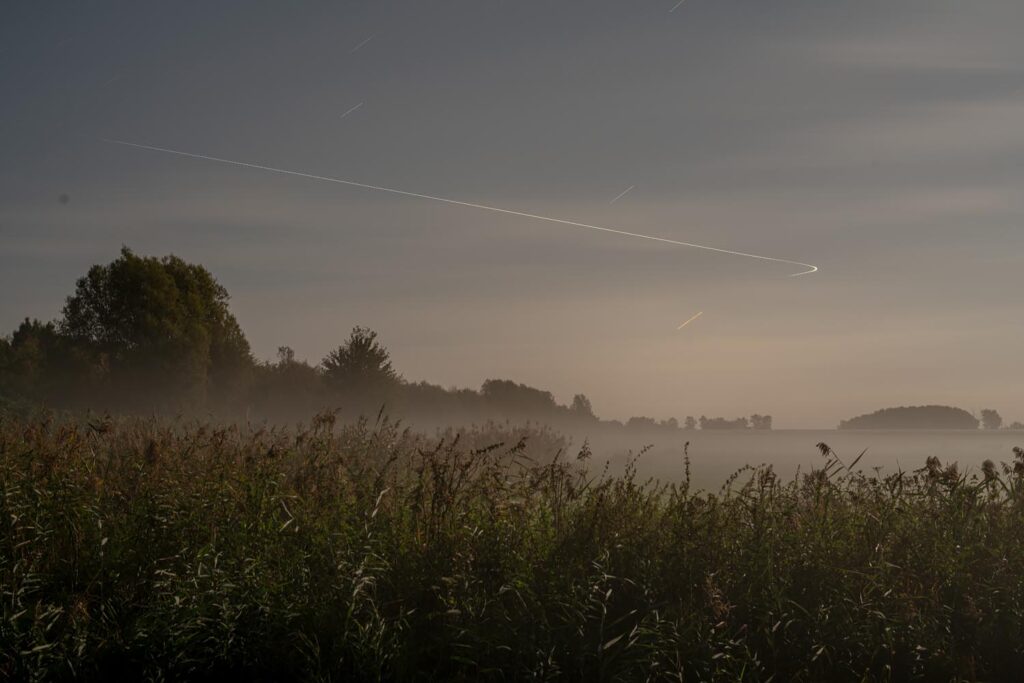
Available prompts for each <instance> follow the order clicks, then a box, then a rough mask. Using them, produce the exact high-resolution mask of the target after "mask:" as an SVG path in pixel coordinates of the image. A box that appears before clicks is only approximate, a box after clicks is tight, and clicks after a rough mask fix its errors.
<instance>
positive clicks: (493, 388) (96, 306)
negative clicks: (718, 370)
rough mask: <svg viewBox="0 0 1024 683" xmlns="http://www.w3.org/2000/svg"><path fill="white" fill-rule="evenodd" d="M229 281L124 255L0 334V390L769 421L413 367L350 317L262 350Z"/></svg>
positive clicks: (448, 416) (235, 411) (139, 402)
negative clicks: (410, 373)
mask: <svg viewBox="0 0 1024 683" xmlns="http://www.w3.org/2000/svg"><path fill="white" fill-rule="evenodd" d="M228 302H229V296H228V292H227V290H226V289H225V288H224V287H223V286H221V285H220V284H219V283H218V282H217V281H216V279H215V278H214V277H213V275H212V274H211V273H210V272H209V271H208V270H206V268H204V267H202V266H200V265H195V264H189V263H186V262H185V261H183V260H181V259H180V258H178V257H175V256H167V257H164V258H154V257H143V256H139V255H136V254H135V253H133V252H132V251H131V250H130V249H128V248H123V249H122V250H121V253H120V255H119V257H118V258H117V259H115V260H114V261H113V262H111V263H109V264H107V265H96V266H93V267H92V268H90V269H89V271H88V273H87V274H86V275H85V276H84V277H82V278H81V279H79V280H78V281H77V283H76V286H75V290H74V292H73V293H72V294H71V296H69V297H68V298H67V301H66V302H65V305H64V307H63V310H62V312H61V315H60V317H59V318H58V319H57V320H55V321H53V322H46V323H44V322H40V321H38V320H28V319H26V320H25V321H24V322H22V323H21V325H19V326H18V328H17V329H16V330H15V331H14V332H13V333H12V334H11V335H9V336H7V337H4V338H0V402H7V403H8V404H10V403H12V402H22V403H31V404H46V405H48V406H51V407H54V408H64V409H71V410H81V409H91V410H109V411H112V412H123V413H182V414H194V413H215V414H224V415H231V416H234V417H241V416H243V415H245V416H248V417H249V418H252V419H262V418H270V419H280V420H289V421H290V420H298V419H304V418H308V417H309V416H310V415H312V414H314V413H316V412H318V411H321V410H323V409H325V408H331V407H336V406H341V407H343V408H344V409H346V410H347V411H349V412H350V414H356V413H365V412H370V411H376V410H378V409H380V408H381V407H382V406H384V407H385V409H386V410H387V411H388V412H389V413H392V414H396V415H399V416H403V417H405V416H409V417H413V418H419V419H421V420H423V421H427V422H434V423H436V424H439V425H443V424H449V423H453V422H456V421H464V420H485V419H494V418H501V419H535V420H538V421H549V422H558V423H570V424H579V425H587V424H592V425H606V426H610V427H620V428H621V427H625V428H628V429H644V430H668V431H677V430H680V429H685V430H694V429H697V428H698V427H699V428H700V429H709V430H715V429H771V426H772V418H771V416H770V415H752V416H751V417H750V418H738V419H735V420H726V419H724V418H708V417H705V416H701V417H700V418H699V420H698V419H696V418H694V417H687V418H685V420H684V422H683V424H682V425H680V423H679V421H678V420H676V419H675V418H671V419H668V420H662V421H657V420H655V419H653V418H648V417H633V418H631V419H629V420H628V421H627V422H626V423H625V424H624V425H623V424H622V423H620V422H618V421H615V420H611V421H602V420H600V419H599V418H598V417H597V416H596V415H595V413H594V409H593V406H592V404H591V402H590V400H589V399H588V398H587V397H586V396H585V395H583V394H577V395H576V396H575V397H574V398H573V400H572V402H571V403H570V404H569V405H561V404H559V403H558V402H557V401H556V400H555V398H554V396H553V395H552V394H551V393H550V392H548V391H543V390H541V389H536V388H534V387H530V386H527V385H524V384H519V383H516V382H513V381H510V380H506V379H488V380H487V381H485V382H484V383H483V385H482V386H481V387H480V389H479V391H475V390H472V389H457V388H444V387H441V386H437V385H433V384H428V383H426V382H413V381H408V380H406V379H404V378H403V377H402V376H401V375H400V374H399V373H398V371H397V370H396V369H395V368H394V367H393V365H392V361H391V357H390V355H389V353H388V350H387V349H386V348H385V347H384V346H383V345H382V344H381V342H380V340H379V339H378V337H377V333H376V332H374V331H372V330H369V329H366V328H363V327H355V328H354V329H353V330H352V332H351V334H350V335H349V337H348V339H346V340H345V341H344V342H343V343H341V344H340V345H339V346H338V347H336V348H335V349H333V350H332V351H331V352H330V353H328V354H327V355H326V356H325V357H324V358H323V359H322V360H321V362H319V363H317V364H315V365H314V364H310V363H308V362H306V361H304V360H300V359H298V358H296V355H295V352H294V350H293V349H291V348H290V347H287V346H282V347H280V348H279V349H278V353H277V358H276V359H275V360H273V361H265V362H261V361H258V360H256V359H255V358H254V357H253V354H252V352H251V350H250V347H249V343H248V341H247V340H246V338H245V335H244V334H243V332H242V330H241V327H240V326H239V324H238V322H237V321H236V319H235V317H234V316H233V315H232V313H231V311H230V309H229V306H228Z"/></svg>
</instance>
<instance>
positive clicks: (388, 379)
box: [322, 327, 401, 404]
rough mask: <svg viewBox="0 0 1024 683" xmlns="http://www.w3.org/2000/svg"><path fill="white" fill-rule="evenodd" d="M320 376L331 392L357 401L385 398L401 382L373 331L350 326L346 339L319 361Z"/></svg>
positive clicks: (386, 351) (385, 350)
mask: <svg viewBox="0 0 1024 683" xmlns="http://www.w3.org/2000/svg"><path fill="white" fill-rule="evenodd" d="M322 365H323V368H324V378H325V379H326V381H327V385H328V387H330V388H331V389H332V390H333V391H334V392H335V393H338V394H341V395H343V396H345V397H346V398H348V399H354V400H355V401H357V402H358V403H360V404H364V403H367V402H374V401H379V400H382V399H386V398H387V397H388V396H389V395H390V394H391V392H392V391H393V390H394V389H395V388H396V387H397V386H398V384H399V383H400V382H401V377H400V376H399V375H398V373H397V372H395V369H394V368H393V367H392V366H391V356H390V355H389V354H388V350H387V349H386V348H385V347H384V346H382V345H381V344H380V343H379V342H378V341H377V333H376V332H374V331H373V330H370V329H367V328H365V327H354V328H352V333H351V334H350V335H349V338H348V340H347V341H346V342H345V343H344V344H342V345H341V346H339V347H338V348H337V349H335V350H334V351H331V352H330V353H329V354H327V357H326V358H324V360H323V363H322Z"/></svg>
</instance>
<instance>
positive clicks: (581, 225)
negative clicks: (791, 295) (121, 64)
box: [101, 138, 818, 277]
mask: <svg viewBox="0 0 1024 683" xmlns="http://www.w3.org/2000/svg"><path fill="white" fill-rule="evenodd" d="M101 140H102V141H103V142H106V143H109V144H113V145H124V146H125V147H135V148H137V149H146V150H150V151H152V152H163V153H165V154H175V155H177V156H181V157H189V158H191V159H205V160H206V161H214V162H217V163H220V164H230V165H231V166H241V167H243V168H254V169H257V170H260V171H268V172H270V173H280V174H282V175H290V176H296V177H298V178H309V179H310V180H321V181H324V182H328V183H338V184H339V185H348V186H350V187H361V188H363V189H366V190H376V191H378V192H389V193H391V194H397V195H401V196H403V197H416V198H417V199H429V200H431V201H435V202H444V203H445V204H454V205H456V206H465V207H468V208H471V209H481V210H483V211H493V212H494V213H503V214H507V215H509V216H520V217H522V218H530V219H533V220H537V221H545V222H547V223H558V224H559V225H571V226H573V227H577V228H586V229H587V230H597V231H599V232H607V233H612V234H615V235H623V236H625V237H636V238H638V239H645V240H651V241H652V242H662V243H664V244H675V245H677V246H680V247H691V248H693V249H703V250H705V251H713V252H717V253H719V254H730V255H732V256H743V257H744V258H752V259H758V260H759V261H771V262H774V263H787V264H789V265H792V266H800V267H801V268H804V269H805V270H802V271H800V272H799V273H793V274H792V275H790V277H797V276H800V275H810V274H811V273H816V272H817V271H818V267H817V266H812V265H811V264H810V263H802V262H800V261H792V260H790V259H784V258H775V257H773V256H762V255H761V254H748V253H747V252H743V251H733V250H731V249H721V248H719V247H709V246H707V245H705V244H695V243H693V242H682V241H680V240H673V239H669V238H667V237H657V236H654V235H641V234H640V233H637V232H627V231H625V230H616V229H615V228H604V227H601V226H599V225H590V224H589V223H580V222H578V221H569V220H565V219H562V218H552V217H550V216H541V215H538V214H535V213H527V212H525V211H514V210H512V209H502V208H500V207H497V206H487V205H486V204H475V203H473V202H464V201H461V200H458V199H448V198H447V197H436V196H434V195H429V194H421V193H419V192H409V191H407V190H399V189H396V188H393V187H384V186H382V185H370V184H369V183H360V182H356V181H354V180H343V179H341V178H331V177H329V176H322V175H314V174H312V173H303V172H301V171H289V170H287V169H284V168H274V167H273V166H263V165H261V164H251V163H248V162H245V161H234V160H232V159H222V158H220V157H214V156H208V155H206V154H195V153H193V152H183V151H180V150H176V149H168V148H166V147H155V146H153V145H143V144H139V143H137V142H128V141H125V140H110V139H106V138H101Z"/></svg>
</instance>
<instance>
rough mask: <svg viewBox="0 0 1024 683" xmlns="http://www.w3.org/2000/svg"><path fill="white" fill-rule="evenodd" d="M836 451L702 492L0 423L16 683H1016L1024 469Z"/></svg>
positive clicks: (236, 440) (379, 426) (266, 433)
mask: <svg viewBox="0 0 1024 683" xmlns="http://www.w3.org/2000/svg"><path fill="white" fill-rule="evenodd" d="M820 449H821V451H822V458H821V461H820V467H819V468H818V469H817V470H816V471H813V472H808V473H806V474H804V475H802V476H801V477H800V478H799V479H795V478H787V479H784V480H783V479H780V478H778V477H776V476H775V474H774V473H773V472H772V471H771V470H770V469H765V468H761V469H747V470H743V471H741V472H739V473H737V474H736V475H735V476H734V477H733V478H731V479H730V481H729V483H728V484H727V486H726V487H724V488H722V489H721V490H719V491H716V492H713V493H706V492H701V491H697V490H694V489H691V487H690V486H689V484H688V483H687V482H686V481H683V482H682V483H678V484H672V485H669V486H661V485H658V484H655V483H651V482H641V481H638V479H637V475H636V465H635V462H634V464H632V465H630V466H629V467H627V468H626V471H625V474H624V475H622V476H615V477H609V476H601V474H600V472H601V471H602V470H601V467H600V464H599V463H598V464H597V466H595V463H589V462H587V461H588V459H589V452H588V449H587V448H586V447H585V446H584V447H583V448H582V449H581V450H578V451H577V450H572V451H568V452H567V451H566V450H565V449H564V441H562V440H561V439H560V438H559V437H558V436H557V435H555V434H552V433H550V432H544V431H540V432H535V431H531V430H528V429H515V428H511V427H508V426H491V427H487V428H484V429H479V430H474V431H470V432H469V433H466V434H463V435H461V436H458V437H457V436H456V435H454V434H448V435H443V436H442V437H437V438H425V437H422V436H417V435H414V434H410V433H407V432H403V431H402V430H401V429H400V428H399V427H397V426H396V425H394V424H391V423H388V422H387V421H380V422H378V423H376V424H361V425H357V426H344V427H343V426H339V425H336V424H335V423H334V420H333V418H332V417H331V416H329V415H327V416H321V417H319V418H317V419H316V420H314V421H313V423H312V424H311V425H310V426H308V427H305V428H296V429H290V430H285V429H256V428H252V429H250V428H218V427H214V426H208V425H201V424H194V423H180V422H179V423H172V422H156V421H124V422H122V421H110V420H93V421H91V422H90V421H81V422H71V421H60V420H55V419H46V418H35V419H21V418H14V417H7V418H3V420H2V425H0V593H2V595H0V599H2V603H3V611H2V622H0V679H10V680H53V679H66V678H73V677H77V678H86V679H100V678H102V679H105V680H131V679H139V678H148V679H154V680H181V679H185V678H190V679H213V678H220V679H224V678H225V677H230V678H235V677H240V676H243V675H244V676H248V677H250V678H253V679H256V680H282V679H293V678H294V679H303V680H335V681H341V680H401V681H405V680H430V679H448V680H451V679H455V680H479V679H492V680H522V679H563V680H575V681H596V680H637V681H642V680H684V681H700V680H750V681H767V680H769V679H772V680H776V681H790V680H795V681H818V680H917V679H920V680H943V681H945V680H1019V679H1020V676H1021V672H1022V671H1024V452H1022V451H1020V450H1017V451H1016V453H1013V452H1008V453H1007V454H1006V455H1007V459H1009V460H1010V461H1011V462H1010V463H1009V464H1007V465H1005V466H1003V465H993V464H991V463H987V464H986V465H985V467H984V468H983V469H982V470H981V471H979V472H978V474H977V475H971V476H969V477H965V476H963V475H962V474H960V473H958V472H957V470H956V469H955V468H952V467H949V468H947V467H944V466H943V465H942V464H940V463H938V462H937V461H934V460H931V461H929V462H927V463H921V465H922V469H920V470H918V471H913V472H905V473H894V474H892V475H889V476H886V477H884V478H881V477H879V476H876V475H874V474H872V473H870V472H868V473H862V472H860V470H859V463H854V462H841V461H840V460H839V458H838V457H837V456H835V455H834V454H833V453H832V452H831V451H830V449H829V448H828V447H827V446H825V445H824V444H822V445H821V446H820ZM754 456H755V457H756V454H754ZM636 457H637V458H639V459H640V460H641V461H642V459H643V457H644V455H643V453H639V454H638V455H637V456H636ZM679 459H680V467H681V468H685V467H686V463H685V460H684V454H683V453H680V454H679ZM584 464H587V465H588V467H587V469H586V470H585V469H584V468H583V465H584ZM586 471H589V472H591V473H594V472H596V473H597V474H587V473H586Z"/></svg>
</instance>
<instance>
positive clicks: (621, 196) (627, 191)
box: [608, 185, 636, 204]
mask: <svg viewBox="0 0 1024 683" xmlns="http://www.w3.org/2000/svg"><path fill="white" fill-rule="evenodd" d="M634 187H636V185H630V186H629V187H627V188H626V189H625V190H623V191H622V193H621V194H619V196H617V197H616V198H615V199H613V200H611V201H610V202H608V203H609V204H614V203H615V202H617V201H619V200H620V199H622V198H623V197H625V196H626V195H627V194H629V192H630V190H632V189H633V188H634Z"/></svg>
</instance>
